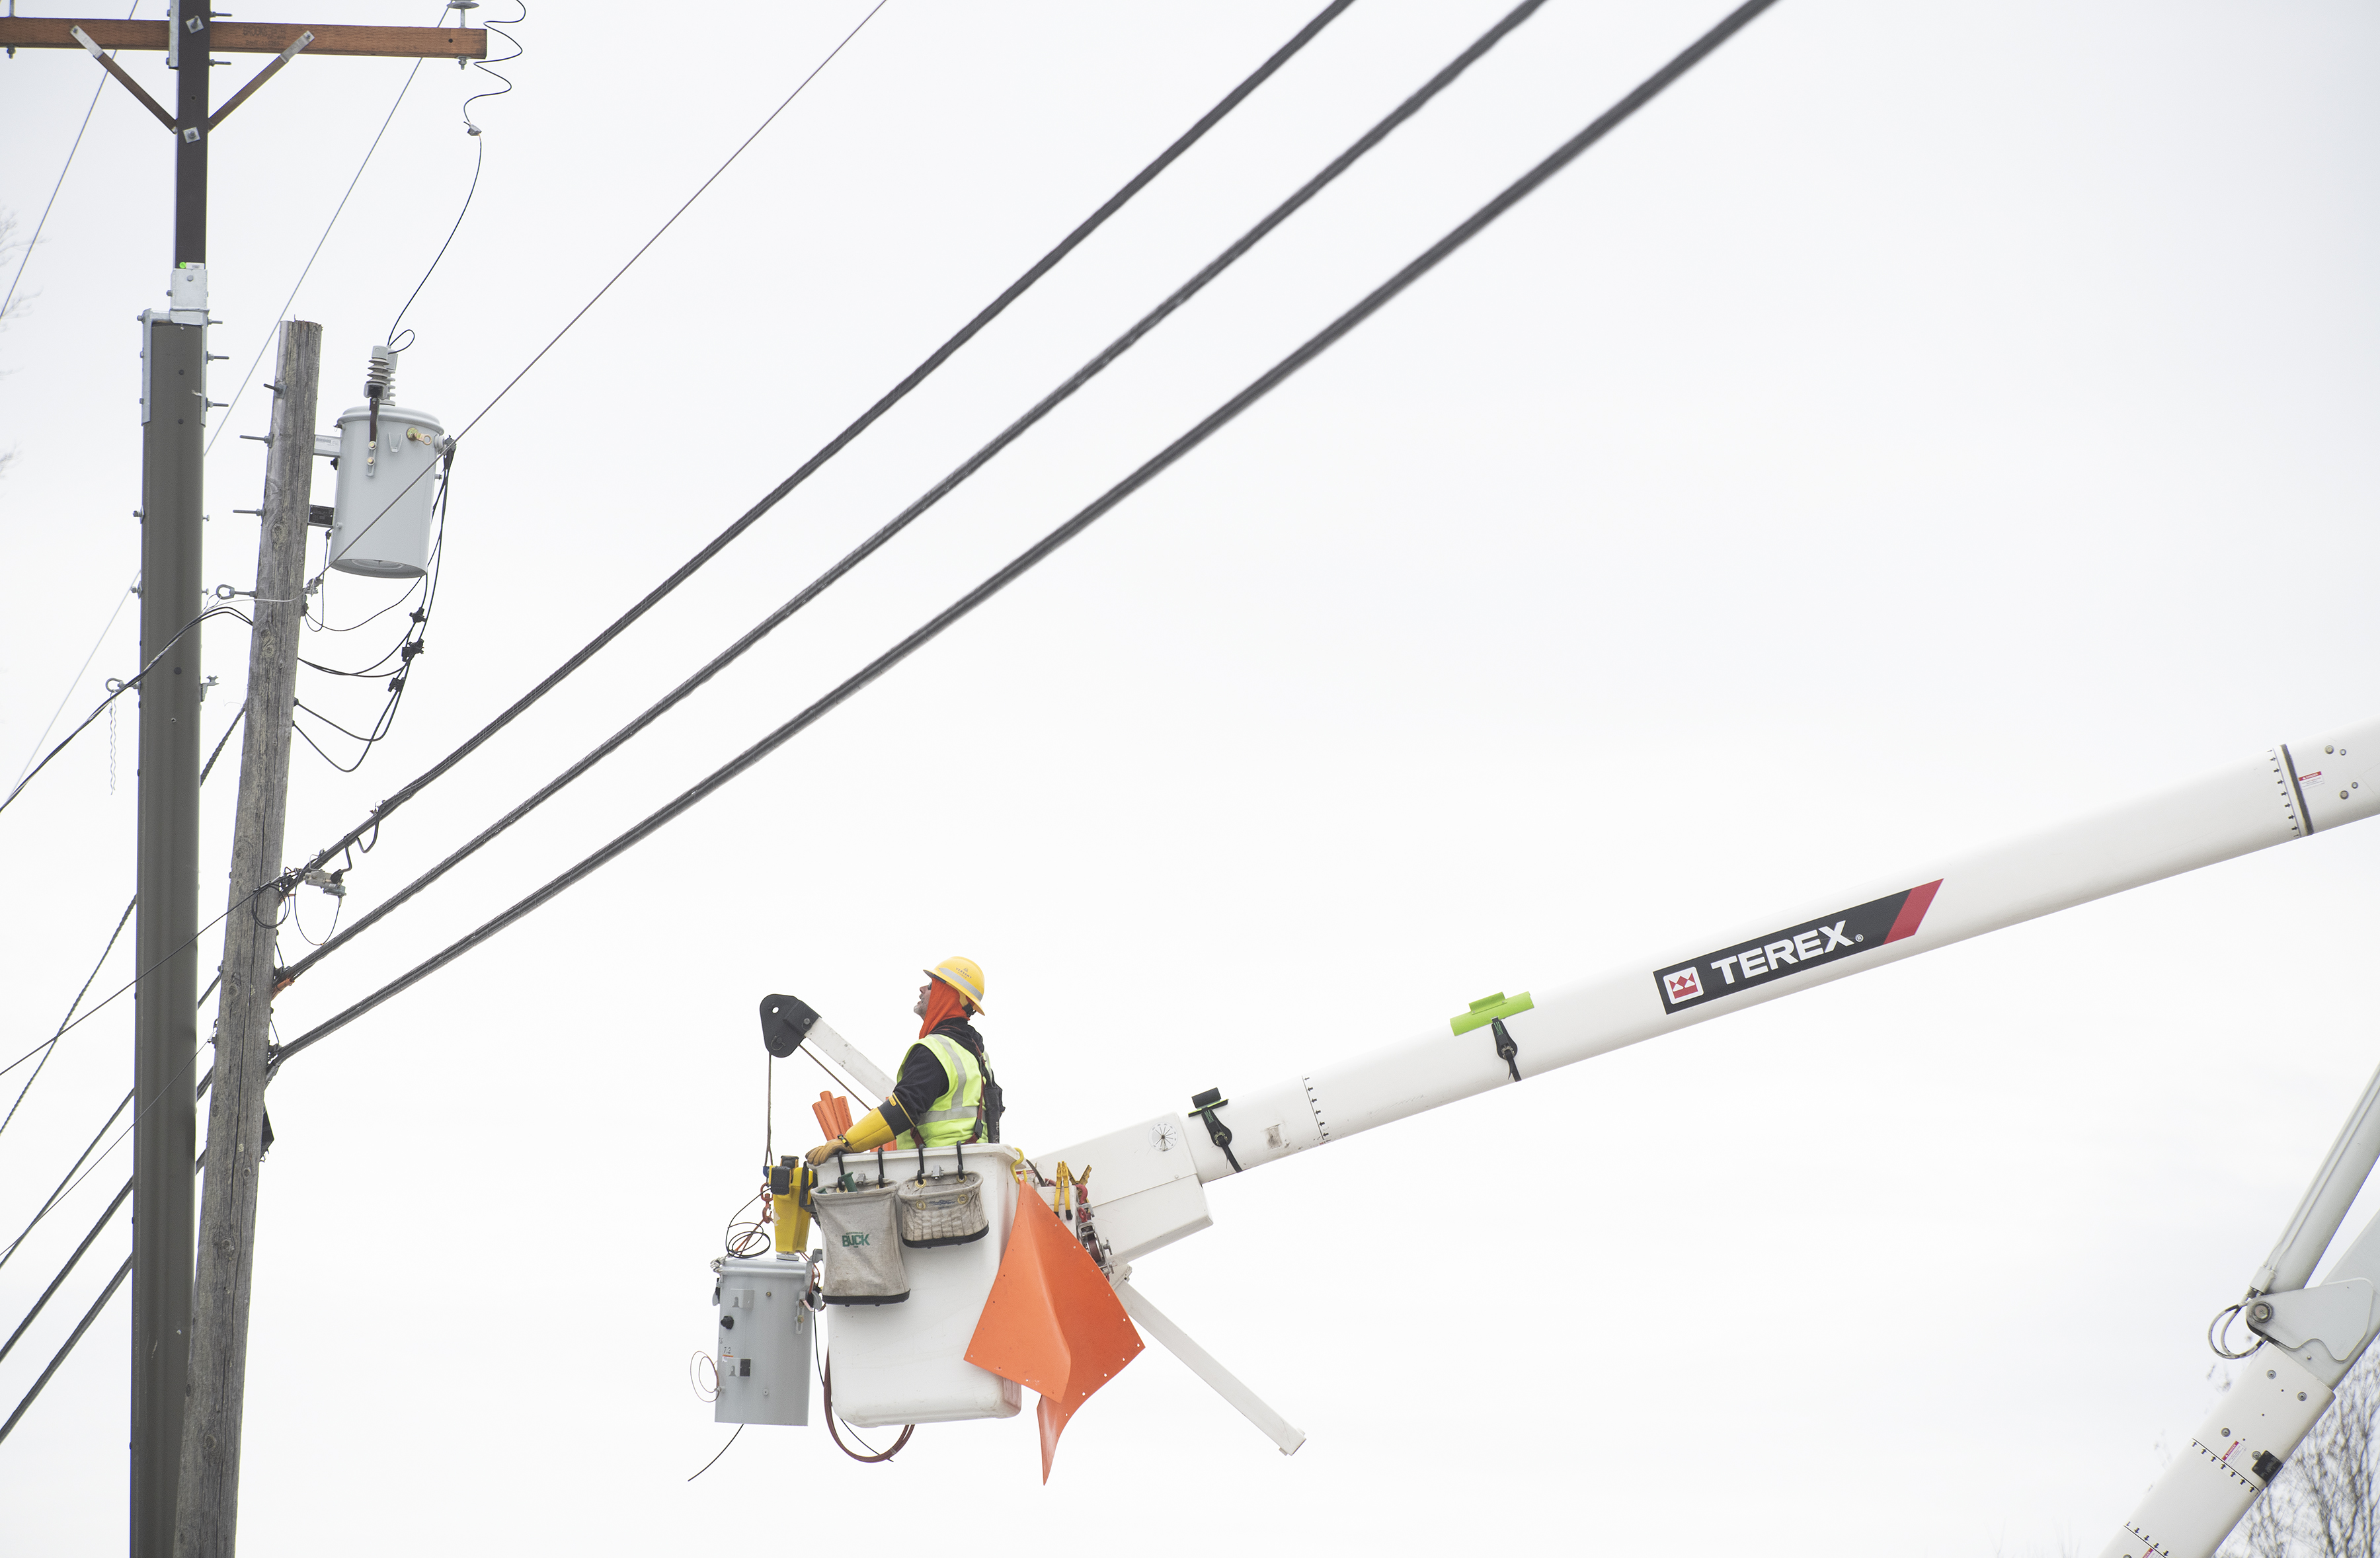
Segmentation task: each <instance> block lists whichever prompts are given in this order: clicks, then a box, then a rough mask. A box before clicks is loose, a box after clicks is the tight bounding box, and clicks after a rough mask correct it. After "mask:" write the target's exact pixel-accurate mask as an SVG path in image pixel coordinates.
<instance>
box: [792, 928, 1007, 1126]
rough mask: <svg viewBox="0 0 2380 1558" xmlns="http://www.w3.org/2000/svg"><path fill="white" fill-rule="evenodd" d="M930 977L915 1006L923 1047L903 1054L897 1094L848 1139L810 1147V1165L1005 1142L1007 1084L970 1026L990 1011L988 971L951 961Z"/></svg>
mask: <svg viewBox="0 0 2380 1558" xmlns="http://www.w3.org/2000/svg"><path fill="white" fill-rule="evenodd" d="M925 974H926V983H925V984H921V985H919V986H918V987H917V1005H916V1006H915V1007H913V1008H910V1009H911V1010H912V1012H914V1013H915V1014H916V1016H917V1018H918V1020H919V1021H918V1027H917V1043H915V1044H913V1045H910V1046H909V1053H908V1054H907V1055H905V1056H904V1057H902V1059H901V1075H900V1077H899V1079H898V1080H897V1081H894V1082H893V1084H892V1097H890V1098H887V1099H886V1100H885V1101H884V1103H883V1105H882V1106H880V1107H879V1108H876V1109H872V1110H870V1111H869V1112H868V1117H867V1118H865V1119H863V1120H861V1121H860V1122H859V1123H858V1124H856V1125H855V1126H853V1127H852V1128H851V1129H850V1130H849V1131H848V1132H846V1133H845V1134H844V1135H842V1136H839V1137H837V1138H835V1139H834V1140H833V1141H826V1142H822V1143H820V1145H818V1146H816V1147H813V1148H811V1149H810V1153H809V1159H810V1162H812V1163H824V1162H825V1161H826V1160H827V1159H829V1158H831V1157H832V1156H833V1155H834V1154H835V1153H867V1152H873V1151H875V1150H876V1149H877V1148H879V1147H884V1146H892V1147H900V1148H913V1147H917V1146H919V1145H924V1146H928V1147H946V1146H949V1145H950V1144H951V1143H952V1142H953V1141H999V1140H1000V1116H1001V1112H1002V1108H1003V1107H1004V1105H1003V1104H1002V1099H1001V1094H1000V1084H999V1082H997V1081H994V1080H993V1079H992V1075H991V1066H990V1062H989V1061H987V1060H986V1059H985V1058H984V1053H983V1035H982V1034H980V1033H977V1032H976V1031H975V1025H974V1024H973V1023H971V1022H969V1021H967V1019H968V1018H970V1017H973V1016H975V1015H976V1014H977V1013H978V1012H980V1011H982V1010H983V970H982V969H980V968H978V967H977V966H976V964H975V963H974V962H973V961H971V960H968V959H965V958H945V959H943V960H941V962H939V963H937V964H935V965H934V966H933V967H932V968H929V969H928V970H926V971H925Z"/></svg>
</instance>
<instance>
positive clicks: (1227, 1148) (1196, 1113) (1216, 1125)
mask: <svg viewBox="0 0 2380 1558" xmlns="http://www.w3.org/2000/svg"><path fill="white" fill-rule="evenodd" d="M1230 1102H1231V1100H1230V1099H1228V1098H1226V1097H1224V1096H1223V1090H1222V1089H1221V1088H1220V1087H1210V1088H1208V1090H1207V1091H1206V1092H1204V1093H1196V1094H1194V1095H1193V1096H1192V1097H1191V1100H1190V1114H1191V1117H1193V1118H1194V1119H1200V1120H1204V1121H1205V1122H1206V1125H1207V1139H1208V1141H1212V1142H1214V1143H1215V1145H1217V1146H1218V1147H1220V1148H1222V1149H1223V1161H1224V1162H1225V1163H1228V1164H1230V1165H1232V1172H1233V1173H1234V1174H1237V1173H1239V1172H1240V1160H1239V1159H1238V1158H1236V1157H1233V1155H1232V1128H1231V1127H1230V1126H1228V1125H1225V1124H1224V1123H1223V1122H1222V1121H1221V1120H1220V1119H1219V1118H1217V1117H1216V1115H1215V1111H1216V1110H1218V1109H1220V1108H1221V1107H1223V1105H1226V1104H1229V1103H1230Z"/></svg>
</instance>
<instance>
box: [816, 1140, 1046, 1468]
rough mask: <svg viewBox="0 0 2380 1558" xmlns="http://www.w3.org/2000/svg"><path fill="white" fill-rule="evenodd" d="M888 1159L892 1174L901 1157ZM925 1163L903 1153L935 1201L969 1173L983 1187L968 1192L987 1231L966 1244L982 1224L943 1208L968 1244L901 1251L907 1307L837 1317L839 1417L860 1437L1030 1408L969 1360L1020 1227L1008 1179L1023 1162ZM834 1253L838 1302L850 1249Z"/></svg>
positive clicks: (984, 1156)
mask: <svg viewBox="0 0 2380 1558" xmlns="http://www.w3.org/2000/svg"><path fill="white" fill-rule="evenodd" d="M885 1155H886V1158H887V1166H888V1167H890V1166H891V1165H892V1162H893V1161H895V1159H894V1154H892V1153H886V1154H885ZM922 1156H923V1162H922V1163H919V1162H918V1160H917V1156H915V1155H913V1154H912V1153H901V1154H899V1155H898V1159H897V1161H898V1162H900V1163H901V1164H902V1165H903V1166H905V1167H910V1168H911V1171H912V1175H913V1176H914V1174H915V1173H916V1172H917V1171H918V1170H919V1169H922V1170H923V1171H924V1172H925V1174H926V1176H927V1178H926V1180H925V1184H926V1186H927V1187H929V1197H928V1199H932V1197H934V1196H939V1194H941V1192H943V1191H955V1190H959V1188H960V1187H959V1186H958V1184H957V1183H956V1180H957V1178H958V1177H959V1176H960V1175H961V1174H962V1173H964V1174H965V1177H966V1178H970V1179H975V1180H976V1181H977V1182H976V1184H975V1185H974V1186H973V1187H970V1188H971V1189H972V1190H974V1191H975V1198H974V1199H975V1215H979V1216H981V1218H982V1219H983V1224H982V1226H983V1228H984V1231H983V1232H982V1233H980V1234H977V1235H974V1236H973V1237H966V1236H965V1233H964V1232H963V1231H962V1230H964V1229H965V1228H966V1227H967V1226H969V1225H971V1224H973V1223H974V1221H975V1215H967V1214H964V1213H962V1212H961V1211H960V1208H959V1207H958V1206H957V1205H951V1206H946V1207H944V1208H942V1209H941V1212H942V1214H944V1215H946V1216H949V1217H950V1218H951V1223H950V1227H951V1230H952V1232H953V1233H954V1234H957V1235H958V1236H959V1238H960V1242H958V1243H955V1244H943V1243H935V1244H931V1245H926V1246H922V1247H921V1246H918V1245H915V1244H912V1245H908V1246H907V1247H906V1248H905V1249H903V1250H902V1251H901V1263H902V1268H903V1272H904V1274H905V1278H906V1285H907V1287H908V1291H909V1297H908V1299H907V1301H906V1302H904V1303H898V1304H883V1305H865V1306H863V1305H850V1306H844V1307H838V1308H836V1309H834V1310H831V1311H829V1313H828V1316H827V1329H828V1332H829V1334H830V1338H831V1340H832V1344H833V1357H834V1411H835V1416H837V1417H839V1418H841V1419H843V1420H844V1422H847V1423H849V1424H851V1425H852V1426H853V1427H854V1428H885V1427H898V1426H899V1425H900V1424H902V1423H952V1422H965V1421H969V1420H971V1419H980V1418H1013V1417H1014V1416H1015V1415H1016V1413H1017V1411H1018V1410H1019V1409H1020V1408H1021V1407H1023V1406H1024V1395H1023V1392H1022V1391H1021V1389H1020V1388H1019V1387H1018V1385H1017V1383H1016V1382H1015V1381H1014V1380H1006V1379H1002V1378H1001V1376H999V1375H998V1374H995V1373H992V1372H991V1371H990V1370H987V1369H979V1368H977V1366H976V1365H974V1364H972V1363H969V1362H968V1361H967V1360H966V1351H967V1347H968V1346H969V1345H970V1344H971V1343H972V1341H973V1339H974V1336H975V1328H976V1322H977V1321H979V1320H981V1319H982V1318H983V1306H984V1301H985V1300H986V1299H987V1298H990V1297H991V1285H992V1282H993V1281H994V1279H996V1278H997V1277H998V1276H999V1275H1000V1262H1001V1260H1002V1257H1003V1256H1005V1255H1006V1254H1007V1252H1008V1235H1009V1230H1010V1227H1011V1226H1012V1225H1014V1222H1015V1221H1016V1195H1017V1190H1016V1181H1015V1180H1014V1178H1012V1177H1011V1175H1010V1173H1009V1165H1010V1163H1011V1162H1013V1161H1014V1158H1015V1156H1016V1153H1015V1152H1014V1149H1013V1148H1008V1147H996V1146H992V1145H990V1144H988V1143H985V1144H977V1145H973V1146H963V1147H929V1148H927V1149H926V1151H925V1153H923V1154H922ZM978 1170H980V1171H981V1172H980V1178H978V1177H977V1171H978ZM903 1182H905V1183H906V1184H908V1185H909V1186H910V1187H911V1188H912V1189H913V1190H914V1189H916V1188H917V1180H916V1179H915V1178H907V1177H905V1181H903ZM814 1199H815V1200H818V1201H820V1202H823V1201H825V1200H826V1199H827V1198H826V1197H824V1196H819V1197H816V1198H814ZM957 1199H958V1200H960V1201H964V1200H965V1197H964V1196H961V1197H959V1198H957ZM943 1237H949V1236H947V1235H945V1236H943ZM826 1245H827V1291H828V1293H829V1295H830V1296H832V1293H833V1290H834V1280H835V1278H834V1264H833V1262H834V1257H835V1256H836V1255H837V1254H839V1253H841V1251H842V1247H841V1245H840V1244H839V1243H838V1242H837V1240H836V1238H834V1236H832V1235H829V1236H828V1238H827V1240H826Z"/></svg>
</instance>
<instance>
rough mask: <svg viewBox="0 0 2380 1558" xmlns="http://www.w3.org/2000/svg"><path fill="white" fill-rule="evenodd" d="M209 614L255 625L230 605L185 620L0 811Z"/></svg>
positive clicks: (37, 766) (1, 803)
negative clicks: (146, 662) (52, 759)
mask: <svg viewBox="0 0 2380 1558" xmlns="http://www.w3.org/2000/svg"><path fill="white" fill-rule="evenodd" d="M210 617H230V618H233V619H234V620H236V621H237V622H243V623H246V624H247V625H248V626H249V627H254V626H255V625H256V624H255V623H254V622H249V619H248V618H247V617H246V616H245V615H244V614H242V613H241V611H240V610H238V608H237V607H232V606H210V607H208V608H207V609H206V610H203V611H201V612H200V613H199V614H198V615H197V616H195V617H192V618H191V619H190V620H189V621H188V622H184V623H183V624H182V625H181V627H180V628H179V629H178V630H177V631H176V633H175V634H174V636H173V637H171V638H168V639H167V640H165V642H164V646H162V647H160V648H159V649H158V651H157V652H156V653H155V654H153V655H152V656H150V657H149V662H148V664H146V665H144V666H142V667H141V668H140V670H139V671H137V672H136V673H134V674H133V675H132V676H131V677H130V678H128V679H127V680H126V681H124V682H121V683H119V684H118V685H117V686H115V688H114V689H112V690H111V691H110V692H109V693H108V694H107V696H105V697H103V698H102V699H100V700H99V707H97V708H94V709H92V710H91V713H90V714H89V715H87V716H86V717H85V718H84V719H83V722H82V723H81V724H79V725H77V726H76V727H75V728H74V729H73V730H71V731H67V733H66V735H65V736H63V737H62V738H60V740H59V742H58V744H57V745H55V746H54V747H52V748H50V750H49V751H47V752H46V753H43V754H42V760H41V761H40V762H38V763H36V764H34V765H33V766H32V767H30V768H28V769H26V770H25V777H24V778H23V779H18V781H17V787H16V788H15V789H14V790H11V791H8V798H7V799H6V800H5V801H0V812H5V811H6V810H7V809H8V808H9V806H11V805H12V804H14V803H15V802H16V799H17V797H18V796H19V795H22V794H23V793H24V792H25V787H26V786H27V785H29V784H30V783H32V782H33V779H34V776H36V775H38V774H39V773H40V772H41V771H42V769H43V768H46V767H49V766H50V759H51V758H53V757H55V756H56V755H58V754H59V753H61V752H64V751H65V750H66V749H67V747H68V746H69V745H71V744H72V743H73V742H74V739H75V737H77V736H79V735H80V734H82V733H83V732H84V731H88V730H90V729H91V721H92V720H94V719H98V718H99V717H100V716H101V715H103V714H104V713H106V712H107V706H108V705H110V704H112V703H114V702H115V700H116V699H118V698H120V697H122V696H123V695H124V694H127V693H128V692H130V691H131V690H132V689H133V688H135V687H137V686H139V685H140V682H141V679H142V678H143V677H145V676H147V675H148V674H149V672H150V671H151V670H153V669H154V668H155V666H156V664H157V662H158V661H159V660H162V659H164V658H165V657H166V656H167V655H168V654H170V653H172V652H173V648H174V646H175V645H176V644H179V643H180V642H181V641H182V635H183V634H186V633H188V632H189V631H190V630H191V629H192V628H194V627H197V626H198V625H199V624H200V622H205V621H206V620H207V619H208V618H210Z"/></svg>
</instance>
